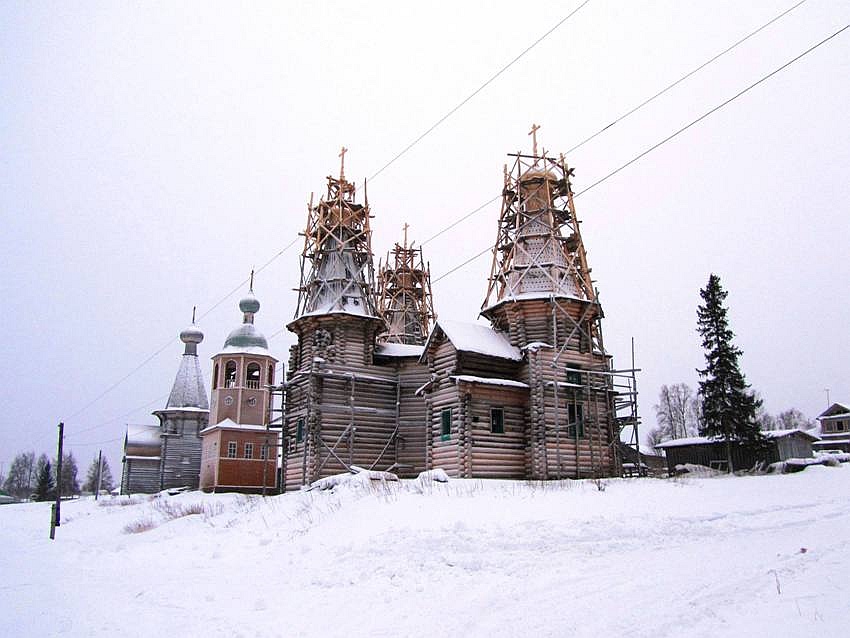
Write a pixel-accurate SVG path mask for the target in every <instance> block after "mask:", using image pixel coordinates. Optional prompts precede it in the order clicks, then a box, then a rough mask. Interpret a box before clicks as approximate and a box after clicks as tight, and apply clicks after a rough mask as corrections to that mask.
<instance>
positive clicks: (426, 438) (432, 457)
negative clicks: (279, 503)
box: [282, 127, 637, 490]
mask: <svg viewBox="0 0 850 638" xmlns="http://www.w3.org/2000/svg"><path fill="white" fill-rule="evenodd" d="M536 130H537V127H534V128H533V129H532V133H531V134H532V135H533V136H534V147H533V151H532V154H530V155H524V154H515V155H511V156H510V157H511V158H512V165H511V168H510V169H508V167H507V166H506V167H505V171H504V184H503V191H502V205H501V213H500V216H499V221H498V225H497V239H496V242H495V245H494V247H493V258H492V266H491V272H490V277H489V280H488V286H487V293H486V296H485V301H484V304H483V306H482V309H481V316H482V317H484V318H485V319H486V320H487V321H489V324H490V325H489V326H486V325H483V324H479V323H469V324H466V323H459V322H449V321H436V322H435V320H436V317H435V314H434V310H433V301H432V295H431V288H430V273H429V269H428V268H427V267H426V266H425V264H424V261H423V258H422V251H421V249H416V248H413V247H412V246H408V243H407V228H406V227H405V239H404V243H403V245H400V244H396V246H395V248H394V249H393V251H392V257H393V259H392V260H391V259H390V256H389V255H388V256H387V262H386V264H384V265H383V266H382V267H381V268H380V269H379V273H378V283H377V286H376V284H375V272H374V263H373V255H372V249H371V230H370V219H371V217H372V216H371V212H370V208H369V203H368V199H366V200H364V201H363V202H362V203H359V202H357V198H356V190H355V187H354V185H353V184H352V183H350V182H349V181H347V180H346V178H345V174H344V163H343V164H342V166H341V169H340V174H339V177H338V178H336V177H328V178H327V192H326V195H325V196H324V197H322V198H321V199H320V200H319V202H318V203H314V201H313V200H312V199H311V202H310V205H309V207H308V218H307V227H306V230H305V233H304V236H305V242H304V250H303V252H302V255H301V283H300V286H299V289H298V293H299V295H298V308H297V311H296V316H295V318H294V320H293V321H292V322H290V323H289V324H288V325H287V328H288V329H289V330H290V331H292V332H293V333H295V334H296V335H297V337H298V343H297V344H296V345H294V346H292V348H291V350H290V356H289V371H288V375H287V379H286V382H285V384H284V405H285V408H284V417H283V419H282V421H283V448H284V453H283V455H282V476H283V483H284V487H285V489H289V490H291V489H297V488H299V487H300V486H302V485H307V484H310V483H312V482H313V481H315V480H317V479H319V478H323V477H325V476H328V475H331V474H336V473H339V472H344V471H347V470H351V469H352V468H365V469H376V470H389V471H393V472H395V473H396V474H398V475H400V476H402V477H404V476H415V475H416V474H417V473H419V472H420V471H422V470H424V469H433V468H442V469H444V470H446V471H447V472H448V473H449V475H451V476H455V477H494V478H495V477H501V478H529V479H557V478H580V477H600V476H612V475H618V474H620V473H621V472H622V459H621V455H620V449H621V444H620V432H621V429H622V428H623V427H624V426H631V427H632V428H635V429H636V427H637V411H636V396H637V393H636V386H635V383H634V371H633V370H623V371H620V370H615V369H614V368H613V366H612V361H611V357H610V356H609V355H608V354H607V353H606V351H605V348H604V345H603V340H602V326H601V321H602V318H603V313H602V308H601V305H600V303H599V299H598V296H597V293H596V290H595V288H594V286H593V282H592V280H591V278H590V268H589V267H588V263H587V255H586V251H585V248H584V244H583V242H582V238H581V232H580V228H579V221H578V219H577V217H576V211H575V206H574V202H573V193H572V186H571V183H570V178H571V176H572V170H571V169H569V167H568V166H567V164H566V162H565V160H564V158H563V156H561V157H558V158H553V157H549V156H548V155H547V154H546V152H545V151H544V152H543V153H538V151H537V143H536ZM344 154H345V149H343V153H342V154H341V156H342V157H343V160H344ZM634 440H637V437H636V435H635V437H634Z"/></svg>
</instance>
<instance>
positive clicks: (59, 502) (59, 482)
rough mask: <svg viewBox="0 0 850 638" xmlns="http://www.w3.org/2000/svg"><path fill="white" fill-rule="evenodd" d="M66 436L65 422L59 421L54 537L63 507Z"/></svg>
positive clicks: (51, 536)
mask: <svg viewBox="0 0 850 638" xmlns="http://www.w3.org/2000/svg"><path fill="white" fill-rule="evenodd" d="M64 438H65V424H64V423H62V422H61V421H60V423H59V449H58V451H57V456H56V506H55V508H54V510H53V525H51V530H50V538H51V539H52V538H53V529H52V528H53V527H54V526H55V527H59V521H60V514H61V513H60V511H59V510H60V508H61V507H62V441H63V440H64Z"/></svg>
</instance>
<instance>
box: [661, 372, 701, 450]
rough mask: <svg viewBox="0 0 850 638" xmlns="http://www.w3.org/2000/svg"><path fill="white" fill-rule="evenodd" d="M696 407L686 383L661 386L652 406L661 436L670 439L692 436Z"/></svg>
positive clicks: (694, 430) (692, 394) (695, 399)
mask: <svg viewBox="0 0 850 638" xmlns="http://www.w3.org/2000/svg"><path fill="white" fill-rule="evenodd" d="M697 406H698V404H697V397H696V396H695V395H694V391H693V390H692V389H691V387H690V386H689V385H688V384H687V383H674V384H673V385H670V386H667V385H662V386H661V391H660V392H659V393H658V403H657V404H655V406H654V407H655V417H656V419H657V420H658V425H659V427H660V428H661V430H662V433H661V436H663V437H664V438H670V439H681V438H685V437H688V436H693V435H694V434H695V433H696V430H697V422H698V419H697V415H698V412H699V410H698V407H697Z"/></svg>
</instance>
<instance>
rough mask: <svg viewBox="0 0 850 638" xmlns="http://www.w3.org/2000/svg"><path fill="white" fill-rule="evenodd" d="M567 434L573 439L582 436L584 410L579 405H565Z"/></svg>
mask: <svg viewBox="0 0 850 638" xmlns="http://www.w3.org/2000/svg"><path fill="white" fill-rule="evenodd" d="M567 421H568V422H567V434H568V435H569V436H572V437H575V438H581V437H583V436H584V409H583V407H582V405H581V403H568V404H567Z"/></svg>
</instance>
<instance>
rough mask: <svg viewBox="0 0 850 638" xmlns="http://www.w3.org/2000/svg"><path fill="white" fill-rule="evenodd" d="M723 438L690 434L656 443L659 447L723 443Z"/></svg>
mask: <svg viewBox="0 0 850 638" xmlns="http://www.w3.org/2000/svg"><path fill="white" fill-rule="evenodd" d="M722 442H723V439H715V438H710V437H707V436H689V437H686V438H684V439H670V440H669V441H663V442H662V443H659V444H658V445H656V446H655V447H656V449H657V448H668V447H682V446H685V445H707V444H709V443H722Z"/></svg>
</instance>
